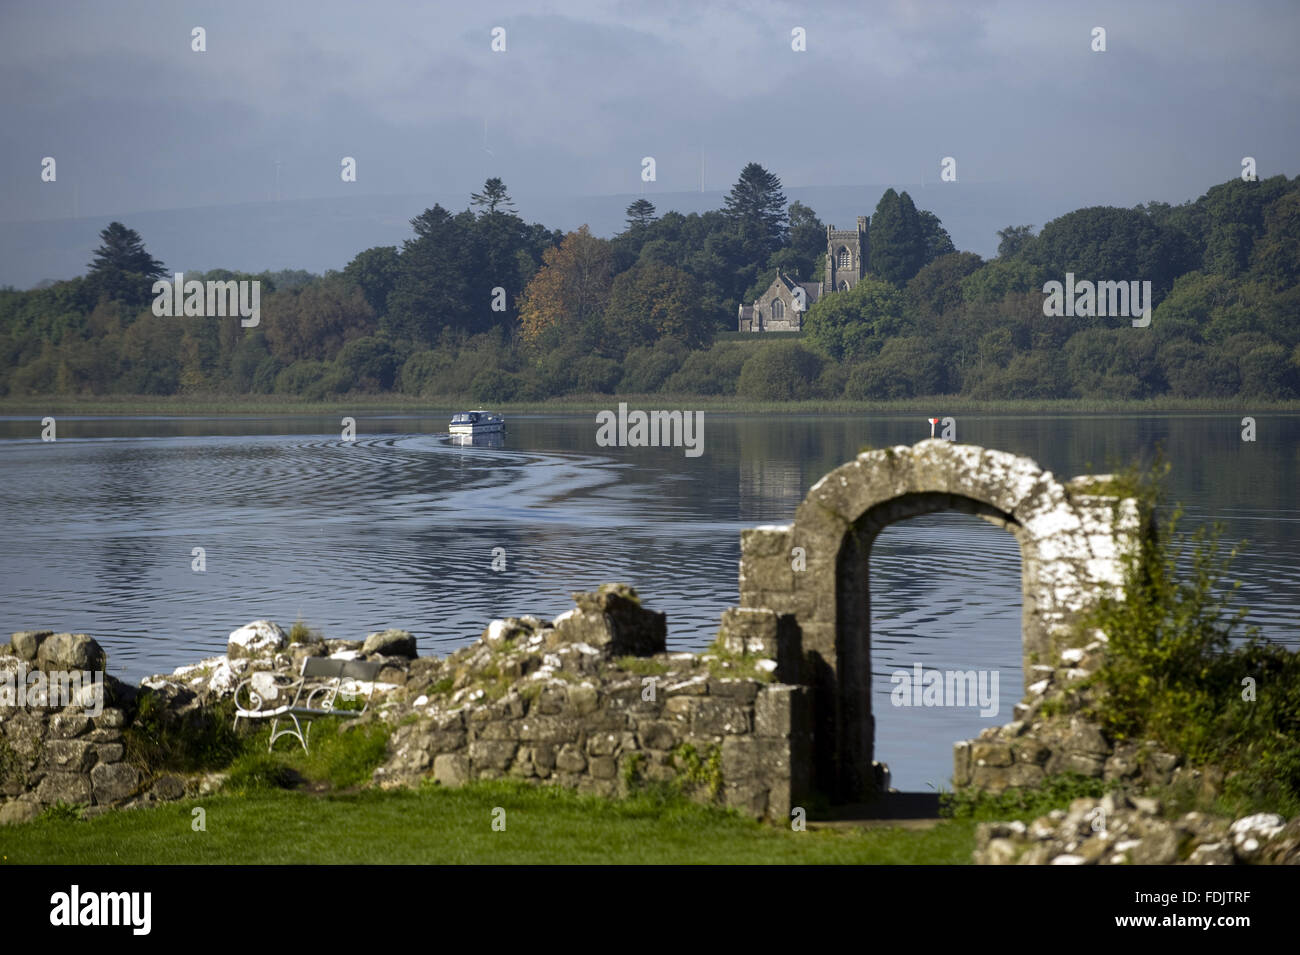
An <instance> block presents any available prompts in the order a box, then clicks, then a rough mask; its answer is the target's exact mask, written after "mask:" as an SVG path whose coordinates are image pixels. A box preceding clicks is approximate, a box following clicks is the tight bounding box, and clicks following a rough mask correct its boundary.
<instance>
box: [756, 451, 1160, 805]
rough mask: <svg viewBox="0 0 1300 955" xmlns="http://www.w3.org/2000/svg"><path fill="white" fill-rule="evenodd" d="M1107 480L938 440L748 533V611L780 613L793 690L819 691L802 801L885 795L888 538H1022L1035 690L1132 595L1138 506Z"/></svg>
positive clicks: (794, 783)
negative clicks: (877, 618)
mask: <svg viewBox="0 0 1300 955" xmlns="http://www.w3.org/2000/svg"><path fill="white" fill-rule="evenodd" d="M1104 480H1105V478H1104V477H1100V476H1085V477H1081V478H1076V479H1074V480H1073V481H1071V482H1069V483H1068V484H1062V483H1060V482H1058V481H1057V480H1056V479H1055V478H1054V477H1053V475H1052V473H1051V472H1050V471H1044V470H1042V469H1041V468H1040V467H1039V466H1038V465H1037V464H1036V463H1035V462H1034V461H1032V460H1030V459H1029V458H1025V457H1019V456H1017V455H1012V454H1008V453H1006V452H1003V451H994V450H989V449H986V448H980V447H976V446H974V445H961V444H955V443H952V442H949V441H944V440H938V439H930V440H926V441H922V442H920V443H919V444H916V445H914V446H912V447H907V446H898V447H893V448H885V449H882V450H879V451H869V452H866V453H864V454H861V455H859V456H858V457H857V458H856V459H855V460H853V461H850V462H849V463H847V464H844V465H841V466H840V467H838V468H836V469H835V470H834V471H832V472H830V473H829V474H827V475H826V476H825V477H823V478H822V479H821V480H820V481H818V482H817V483H816V484H815V485H814V486H813V487H812V489H811V490H810V491H809V492H808V495H807V497H806V498H805V499H804V501H803V503H801V504H800V505H799V507H798V509H797V510H796V511H795V518H794V523H792V524H789V525H786V526H782V527H761V528H757V529H754V530H750V531H745V532H744V533H743V534H742V536H741V568H740V604H741V609H742V610H758V609H766V610H770V611H773V612H775V613H776V614H777V615H778V617H779V618H780V619H781V621H782V625H781V627H780V629H779V638H778V639H779V643H780V644H781V645H780V646H779V648H778V660H779V661H780V665H781V672H780V676H781V679H782V680H783V681H785V682H794V683H801V684H804V685H806V686H808V687H809V688H810V689H811V697H812V700H811V704H812V705H811V713H810V714H809V716H810V725H809V727H808V732H809V735H810V739H809V740H808V743H809V744H810V746H811V754H810V756H811V759H810V760H808V761H798V762H799V763H806V771H807V779H803V780H801V779H799V778H797V777H798V776H799V771H798V770H797V768H796V767H792V779H791V787H792V791H799V790H801V789H804V788H806V787H811V788H812V789H815V790H817V791H819V792H821V793H823V794H824V795H826V796H828V797H830V798H831V799H833V800H836V801H840V802H851V801H855V800H857V799H861V798H864V797H866V796H868V795H869V794H870V792H871V790H872V768H871V762H872V749H873V737H874V727H873V721H872V719H871V706H870V637H869V620H870V613H869V610H870V604H869V601H870V596H869V591H868V576H867V571H868V561H869V556H870V551H871V543H872V541H873V540H874V539H875V537H876V535H877V534H879V533H880V531H881V530H883V529H884V528H885V527H887V526H888V525H890V524H892V523H894V522H896V521H900V520H904V519H906V518H909V517H914V516H917V515H919V514H930V513H934V512H936V511H944V510H957V511H963V512H966V513H969V514H975V515H977V516H979V517H982V518H984V519H985V520H988V521H990V522H992V523H994V524H996V525H998V526H1001V527H1003V528H1005V529H1007V530H1008V531H1010V532H1011V533H1012V534H1014V535H1015V537H1016V539H1017V540H1018V541H1019V544H1020V555H1021V574H1022V582H1021V593H1022V604H1023V609H1022V616H1021V635H1022V644H1023V661H1024V677H1025V683H1026V685H1028V684H1029V683H1030V682H1032V680H1031V677H1032V675H1033V674H1034V672H1035V671H1034V667H1035V666H1052V665H1054V664H1055V663H1056V662H1058V655H1059V653H1060V652H1061V651H1062V650H1064V649H1066V647H1067V644H1065V643H1064V642H1063V641H1065V640H1067V639H1068V638H1069V637H1070V636H1071V635H1072V634H1073V633H1074V627H1073V624H1074V622H1075V621H1076V620H1077V619H1078V617H1079V616H1080V615H1081V614H1083V613H1086V612H1087V611H1088V610H1089V609H1090V608H1091V607H1092V606H1093V605H1094V604H1095V602H1096V601H1097V600H1098V599H1099V598H1100V597H1101V596H1102V595H1103V594H1105V593H1106V592H1108V591H1110V592H1118V591H1119V588H1120V587H1121V585H1122V582H1123V561H1122V556H1123V553H1124V551H1125V550H1126V548H1128V547H1129V546H1130V545H1131V544H1132V543H1133V542H1134V541H1135V539H1136V534H1137V532H1138V529H1139V527H1140V523H1141V521H1140V519H1139V511H1138V507H1137V502H1136V501H1135V500H1133V499H1131V498H1119V497H1116V496H1114V495H1110V494H1098V493H1088V492H1090V491H1095V490H1097V489H1098V488H1096V487H1095V485H1098V484H1100V483H1102V482H1104ZM1090 485H1093V486H1094V487H1090Z"/></svg>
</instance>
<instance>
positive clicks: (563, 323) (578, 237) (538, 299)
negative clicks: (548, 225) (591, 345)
mask: <svg viewBox="0 0 1300 955" xmlns="http://www.w3.org/2000/svg"><path fill="white" fill-rule="evenodd" d="M612 282H613V269H612V262H611V254H610V247H609V242H608V241H607V240H605V239H600V238H597V237H596V236H594V235H592V234H591V230H590V229H588V228H587V227H586V226H585V225H584V226H582V227H581V228H580V229H578V230H577V231H576V232H570V233H569V234H568V235H566V236H565V237H564V241H563V242H561V243H560V245H559V247H558V248H553V249H547V251H546V252H545V254H544V255H543V256H542V267H541V268H540V269H539V270H538V271H537V274H536V275H534V276H533V279H532V281H530V282H529V283H528V286H527V287H526V288H525V289H524V294H523V302H522V304H521V305H520V308H519V325H520V330H521V333H522V336H523V339H524V341H525V342H526V343H528V344H530V345H532V344H536V343H537V342H539V341H540V340H541V339H542V338H543V336H544V335H546V333H547V332H548V331H551V330H552V329H554V330H556V331H567V332H570V333H574V332H577V331H579V330H581V329H584V328H588V327H590V326H591V325H593V324H594V323H596V322H599V320H600V319H601V317H602V316H603V315H604V312H605V306H606V304H607V303H608V302H609V291H610V285H611V283H612Z"/></svg>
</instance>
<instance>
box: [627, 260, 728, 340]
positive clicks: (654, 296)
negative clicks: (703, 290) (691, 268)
mask: <svg viewBox="0 0 1300 955" xmlns="http://www.w3.org/2000/svg"><path fill="white" fill-rule="evenodd" d="M605 330H606V335H605V345H606V347H607V348H608V349H610V350H611V351H612V352H613V353H614V354H616V355H617V356H619V357H621V356H622V355H624V354H625V353H626V352H627V351H628V350H629V349H631V348H635V347H637V346H643V345H650V344H653V343H654V342H656V341H658V340H659V339H660V338H674V339H676V340H678V341H680V342H683V343H685V344H686V345H688V346H689V347H691V348H698V347H700V346H702V345H704V344H705V343H706V342H707V340H708V339H709V338H710V337H712V336H711V335H710V334H709V333H710V328H709V322H708V316H707V315H706V314H705V312H704V309H703V308H702V307H701V301H700V285H699V282H697V281H696V280H695V279H694V278H692V277H691V276H690V275H688V274H687V273H685V272H683V271H682V270H681V269H675V268H673V267H672V266H671V265H664V264H662V263H660V262H646V263H644V264H639V265H637V266H635V267H633V268H632V269H630V270H628V271H627V272H624V273H623V274H622V275H620V276H618V278H616V279H614V284H613V286H612V287H611V289H610V296H609V307H608V308H606V309H605Z"/></svg>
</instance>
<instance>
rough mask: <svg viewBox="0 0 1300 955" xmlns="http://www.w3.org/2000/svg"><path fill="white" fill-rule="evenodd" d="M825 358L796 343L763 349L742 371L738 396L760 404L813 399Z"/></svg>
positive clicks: (767, 346)
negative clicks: (763, 402) (761, 402)
mask: <svg viewBox="0 0 1300 955" xmlns="http://www.w3.org/2000/svg"><path fill="white" fill-rule="evenodd" d="M822 364H823V362H822V359H821V358H819V357H818V356H817V355H814V354H813V353H812V352H810V351H808V350H807V349H806V348H804V347H803V346H802V345H797V344H795V343H794V342H781V343H779V344H775V345H765V346H762V347H760V348H759V350H758V351H757V353H755V354H754V355H753V356H752V357H751V358H750V359H749V360H748V361H746V362H745V364H744V366H743V367H742V368H741V370H740V379H739V381H737V383H736V394H738V395H739V396H740V397H742V398H751V399H754V400H756V401H791V400H799V399H801V398H810V397H812V393H813V388H814V386H815V384H816V382H817V379H818V377H819V376H820V375H821V372H822Z"/></svg>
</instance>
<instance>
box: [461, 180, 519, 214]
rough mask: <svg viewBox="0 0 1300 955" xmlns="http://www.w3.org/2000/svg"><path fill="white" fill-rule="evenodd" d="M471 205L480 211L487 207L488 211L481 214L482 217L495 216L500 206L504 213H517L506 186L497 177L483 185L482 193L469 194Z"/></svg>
mask: <svg viewBox="0 0 1300 955" xmlns="http://www.w3.org/2000/svg"><path fill="white" fill-rule="evenodd" d="M469 204H470V205H472V206H478V207H479V208H480V209H481V208H483V207H484V206H486V207H487V211H486V212H481V213H479V214H480V215H489V216H490V215H494V214H495V213H496V211H497V207H498V206H499V207H500V208H501V209H502V211H504V212H514V211H515V209H514V203H513V202H512V201H511V199H510V195H509V194H508V193H507V192H506V184H505V183H504V182H502V181H501V180H500V179H498V178H497V177H495V176H493V177H492V178H491V179H489V180H488V181H487V182H485V183H483V191H482V192H471V193H470V194H469Z"/></svg>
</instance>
